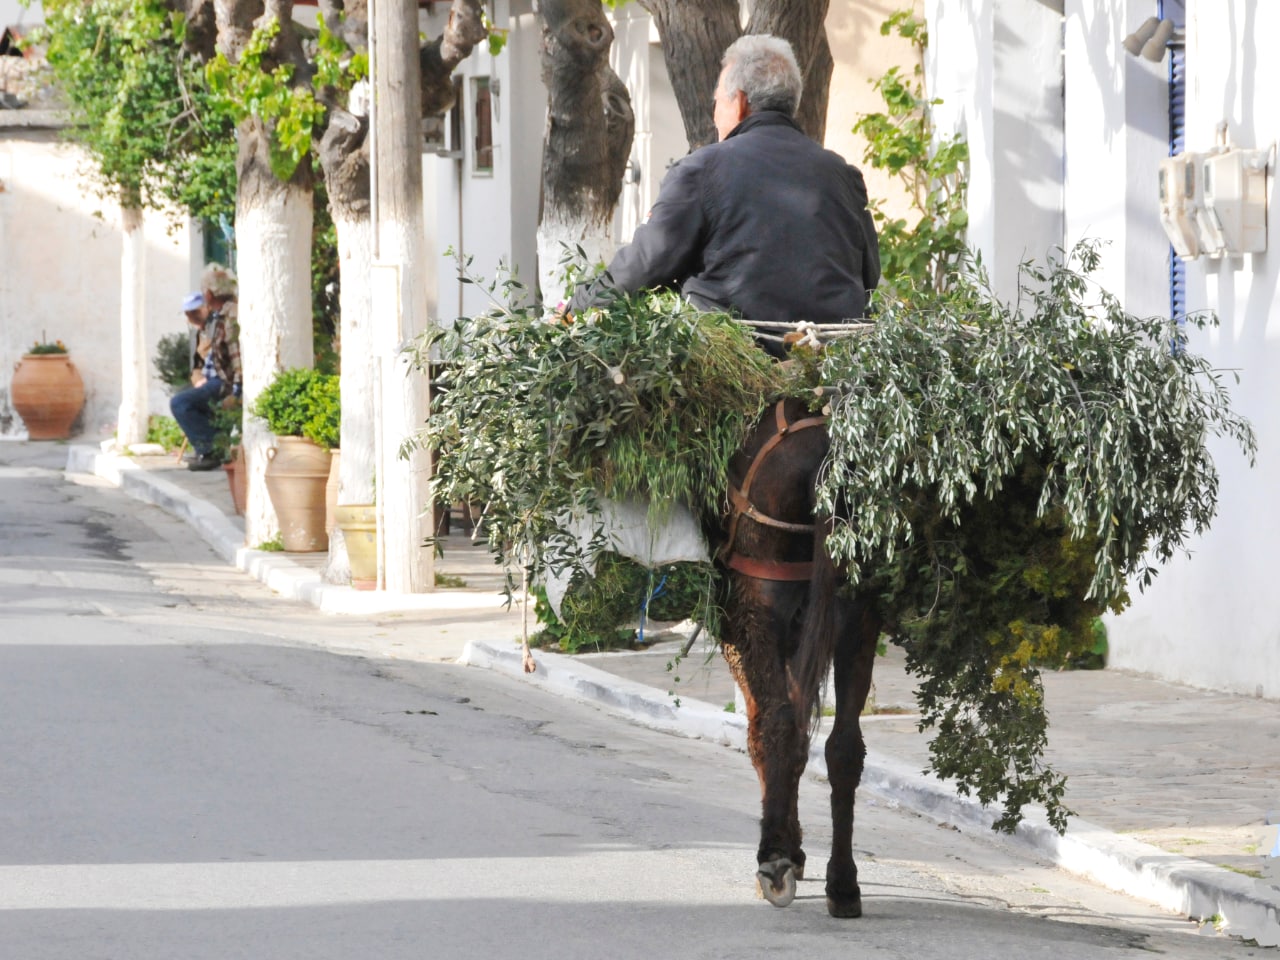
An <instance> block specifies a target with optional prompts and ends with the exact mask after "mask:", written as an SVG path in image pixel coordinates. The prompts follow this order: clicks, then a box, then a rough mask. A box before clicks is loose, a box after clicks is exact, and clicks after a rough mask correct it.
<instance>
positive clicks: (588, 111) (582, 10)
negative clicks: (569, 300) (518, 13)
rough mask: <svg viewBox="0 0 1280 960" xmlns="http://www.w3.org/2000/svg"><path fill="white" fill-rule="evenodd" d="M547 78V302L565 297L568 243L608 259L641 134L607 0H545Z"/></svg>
mask: <svg viewBox="0 0 1280 960" xmlns="http://www.w3.org/2000/svg"><path fill="white" fill-rule="evenodd" d="M539 16H540V17H541V18H542V79H543V82H544V83H545V84H546V87H547V97H548V103H547V132H546V137H545V140H544V144H543V156H542V213H541V217H540V220H539V225H538V276H539V280H540V282H541V286H542V296H543V300H544V301H545V302H546V303H548V304H555V303H557V302H559V301H560V300H562V299H563V298H564V278H563V276H562V268H561V267H560V266H559V264H560V261H561V260H562V259H563V257H564V255H565V252H566V248H568V250H573V249H574V248H575V247H581V248H582V249H583V250H584V251H585V252H586V254H587V257H588V259H589V261H590V262H592V263H595V262H599V261H606V260H608V258H609V256H610V254H611V253H612V250H613V241H612V237H611V236H610V225H611V223H612V220H613V210H614V207H615V206H617V203H618V197H619V196H620V195H621V193H622V174H623V171H624V169H625V167H626V163H627V157H628V156H629V154H630V152H631V141H632V138H633V137H634V135H635V116H634V114H633V113H632V112H631V98H630V96H629V95H628V94H627V90H626V87H625V85H624V84H623V83H622V81H621V80H620V79H619V78H618V75H617V74H615V73H614V72H613V70H612V69H610V67H609V48H610V46H611V45H612V44H613V27H612V26H611V25H610V23H609V21H608V19H607V18H606V17H605V15H604V11H603V9H602V8H601V5H600V0H543V2H542V4H541V5H540V8H539Z"/></svg>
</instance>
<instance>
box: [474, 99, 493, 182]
mask: <svg viewBox="0 0 1280 960" xmlns="http://www.w3.org/2000/svg"><path fill="white" fill-rule="evenodd" d="M471 98H472V102H473V103H474V105H475V143H474V146H475V153H474V154H473V156H472V163H471V169H472V171H473V172H475V173H493V99H492V96H491V94H490V91H489V78H488V77H474V78H472V80H471Z"/></svg>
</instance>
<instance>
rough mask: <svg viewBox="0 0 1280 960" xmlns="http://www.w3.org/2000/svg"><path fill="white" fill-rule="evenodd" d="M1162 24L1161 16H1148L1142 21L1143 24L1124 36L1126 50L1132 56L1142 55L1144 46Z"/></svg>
mask: <svg viewBox="0 0 1280 960" xmlns="http://www.w3.org/2000/svg"><path fill="white" fill-rule="evenodd" d="M1160 24H1161V20H1160V18H1159V17H1147V19H1145V20H1143V21H1142V26H1140V27H1138V29H1137V30H1135V31H1133V33H1131V34H1129V35H1128V36H1127V37H1125V38H1124V41H1123V46H1124V48H1125V50H1127V51H1129V54H1130V55H1131V56H1134V57H1137V56H1141V55H1142V48H1143V47H1145V46H1146V45H1147V41H1148V40H1150V39H1151V38H1152V37H1153V36H1155V33H1156V30H1157V29H1158V28H1159V26H1160Z"/></svg>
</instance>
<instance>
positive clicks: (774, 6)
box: [746, 0, 833, 143]
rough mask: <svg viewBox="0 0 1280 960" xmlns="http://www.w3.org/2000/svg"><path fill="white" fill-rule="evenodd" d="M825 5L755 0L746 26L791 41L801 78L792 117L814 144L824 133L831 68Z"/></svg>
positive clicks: (820, 0)
mask: <svg viewBox="0 0 1280 960" xmlns="http://www.w3.org/2000/svg"><path fill="white" fill-rule="evenodd" d="M829 6H830V2H829V0H757V3H756V5H755V7H754V8H753V9H752V11H751V19H750V20H748V21H747V29H746V32H747V33H771V34H773V35H774V36H775V37H782V38H784V39H786V40H789V41H790V42H791V47H792V49H793V50H795V53H796V60H797V61H799V63H800V72H801V73H802V74H803V75H804V78H805V83H804V95H803V96H802V97H801V99H800V110H799V111H798V113H797V115H796V120H797V121H799V123H800V126H801V128H802V129H803V130H804V132H805V133H807V134H808V135H809V136H810V137H812V138H813V139H814V140H817V141H818V143H821V142H822V137H823V134H824V133H825V132H826V127H827V96H828V91H829V89H830V86H831V71H832V69H833V63H832V60H831V50H830V48H829V47H828V46H827V31H826V28H825V26H824V25H825V23H826V19H827V8H828V7H829ZM810 100H812V101H813V102H812V103H809V102H808V101H810Z"/></svg>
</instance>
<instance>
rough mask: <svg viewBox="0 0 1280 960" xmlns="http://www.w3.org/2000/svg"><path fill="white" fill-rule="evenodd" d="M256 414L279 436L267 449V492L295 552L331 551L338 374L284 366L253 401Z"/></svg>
mask: <svg viewBox="0 0 1280 960" xmlns="http://www.w3.org/2000/svg"><path fill="white" fill-rule="evenodd" d="M252 412H253V414H254V415H255V416H258V417H262V418H263V419H264V420H266V421H267V426H268V428H270V430H271V432H272V433H274V434H275V435H276V442H275V445H274V446H272V447H271V448H270V449H269V450H268V451H267V458H268V460H269V463H268V464H267V469H266V484H267V495H268V496H270V498H271V505H272V507H274V508H275V511H276V519H277V520H278V521H279V523H280V539H281V542H282V543H283V545H284V549H285V550H286V551H288V552H291V553H310V552H316V551H320V550H326V549H328V547H329V535H328V533H326V531H325V486H326V484H327V483H328V479H329V451H330V450H331V449H332V448H333V447H336V446H337V445H338V428H339V424H340V422H341V403H340V400H339V392H338V377H337V375H335V374H328V373H320V372H319V371H316V370H311V369H307V368H296V369H293V370H285V371H283V372H281V373H279V374H277V376H276V378H275V379H274V380H272V382H271V383H270V384H269V385H268V386H267V388H266V389H265V390H263V391H262V393H260V394H259V395H258V397H257V399H256V400H255V401H254V404H253V410H252Z"/></svg>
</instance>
